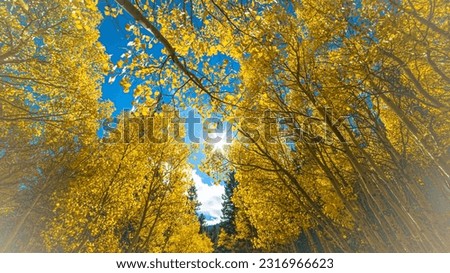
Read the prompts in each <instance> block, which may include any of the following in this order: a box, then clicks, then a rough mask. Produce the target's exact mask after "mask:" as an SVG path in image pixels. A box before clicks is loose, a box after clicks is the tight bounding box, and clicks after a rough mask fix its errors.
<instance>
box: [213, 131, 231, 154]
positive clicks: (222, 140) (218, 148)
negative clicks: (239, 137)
mask: <svg viewBox="0 0 450 273" xmlns="http://www.w3.org/2000/svg"><path fill="white" fill-rule="evenodd" d="M217 137H218V138H220V140H219V141H218V142H217V143H214V144H213V145H214V146H213V152H219V153H222V154H223V153H224V152H225V150H224V148H225V146H226V145H228V144H229V143H227V139H226V137H225V136H224V135H223V134H220V135H217Z"/></svg>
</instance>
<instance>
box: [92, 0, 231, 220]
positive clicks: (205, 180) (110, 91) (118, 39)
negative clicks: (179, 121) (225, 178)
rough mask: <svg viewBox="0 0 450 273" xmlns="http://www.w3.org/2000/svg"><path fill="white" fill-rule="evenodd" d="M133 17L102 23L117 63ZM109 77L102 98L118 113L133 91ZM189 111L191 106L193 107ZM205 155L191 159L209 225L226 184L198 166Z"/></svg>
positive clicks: (107, 45)
mask: <svg viewBox="0 0 450 273" xmlns="http://www.w3.org/2000/svg"><path fill="white" fill-rule="evenodd" d="M99 6H100V9H101V10H103V6H104V3H102V1H100V4H99ZM131 20H132V18H131V17H130V16H129V15H128V14H124V15H122V16H118V17H117V18H113V17H110V16H105V17H104V19H103V21H102V23H101V24H100V26H99V30H100V42H101V43H102V44H103V45H104V46H105V48H106V52H107V53H108V54H109V55H110V59H111V61H112V62H113V63H116V62H117V61H118V60H119V59H120V56H121V55H122V54H123V53H124V52H126V48H127V43H128V42H129V40H128V39H127V38H126V31H125V25H126V24H127V23H128V22H130V21H131ZM152 50H155V51H156V50H160V48H159V49H158V47H154V48H153V49H152ZM108 79H109V77H106V78H105V81H104V83H103V85H102V99H103V100H110V101H112V102H113V103H114V106H115V111H114V113H113V115H114V116H117V115H118V114H120V113H121V112H122V111H124V110H130V109H131V108H132V101H133V92H129V93H124V92H123V90H122V87H121V86H120V85H119V81H114V82H113V83H108ZM188 110H192V109H191V108H190V109H188ZM185 113H187V111H185ZM182 114H183V113H182ZM194 128H195V129H194V133H195V135H196V136H199V137H201V136H202V126H201V125H198V126H195V127H194ZM101 134H102V133H101V132H100V135H101ZM203 158H204V154H203V153H202V152H201V151H193V153H192V155H191V158H190V160H189V161H190V163H191V164H193V166H194V169H193V170H192V178H193V180H194V182H195V185H196V187H197V194H198V199H199V201H200V202H201V204H202V205H201V206H200V210H199V211H198V213H203V214H204V215H205V217H206V223H207V224H216V223H218V222H219V221H220V217H221V208H222V194H223V193H224V187H223V185H215V184H214V183H213V180H212V179H211V178H210V177H209V176H207V175H206V174H205V173H203V172H201V171H200V170H199V169H198V165H199V164H200V162H201V160H202V159H203Z"/></svg>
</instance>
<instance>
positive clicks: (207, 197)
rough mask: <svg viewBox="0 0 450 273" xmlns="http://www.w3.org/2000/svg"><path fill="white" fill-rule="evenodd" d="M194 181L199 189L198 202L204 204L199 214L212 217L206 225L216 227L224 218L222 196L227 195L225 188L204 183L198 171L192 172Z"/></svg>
mask: <svg viewBox="0 0 450 273" xmlns="http://www.w3.org/2000/svg"><path fill="white" fill-rule="evenodd" d="M192 179H194V182H195V187H196V188H197V198H198V201H199V202H200V203H202V204H201V206H200V210H199V213H203V214H204V215H205V216H210V218H211V220H207V221H206V224H208V225H215V224H217V223H219V222H220V217H221V216H222V194H224V193H225V188H224V187H223V186H222V185H208V184H205V183H203V181H202V178H201V177H200V176H199V175H198V174H197V171H196V170H192ZM207 218H208V217H207Z"/></svg>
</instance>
